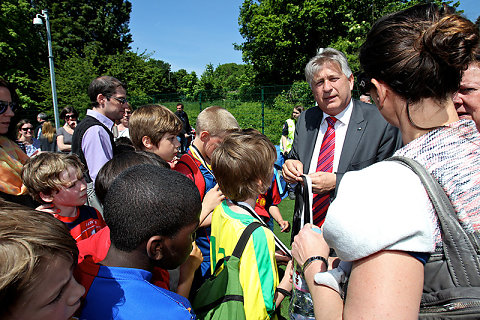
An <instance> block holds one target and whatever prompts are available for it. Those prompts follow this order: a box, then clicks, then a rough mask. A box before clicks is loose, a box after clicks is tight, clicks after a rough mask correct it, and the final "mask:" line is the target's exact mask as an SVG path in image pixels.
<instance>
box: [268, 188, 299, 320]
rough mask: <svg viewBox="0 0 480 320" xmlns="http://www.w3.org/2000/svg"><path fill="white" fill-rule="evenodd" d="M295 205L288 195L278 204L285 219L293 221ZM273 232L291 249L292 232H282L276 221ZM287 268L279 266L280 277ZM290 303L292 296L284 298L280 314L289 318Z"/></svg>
mask: <svg viewBox="0 0 480 320" xmlns="http://www.w3.org/2000/svg"><path fill="white" fill-rule="evenodd" d="M294 205H295V200H290V199H289V198H288V197H287V198H285V199H283V200H282V202H280V204H279V205H278V208H279V209H280V213H281V214H282V217H283V220H286V221H288V222H290V224H291V223H292V218H293V208H294ZM273 232H274V233H275V235H276V236H277V237H278V238H279V239H280V240H281V241H282V242H283V243H284V244H285V245H286V246H287V247H288V248H289V249H290V248H291V245H290V235H291V231H290V232H280V228H279V227H278V224H277V223H276V222H274V230H273ZM284 270H285V267H283V266H282V267H279V277H280V280H281V279H282V277H283V271H284ZM289 303H290V298H288V297H287V298H285V300H283V302H282V304H281V306H280V314H281V316H283V317H285V318H286V319H288V305H289Z"/></svg>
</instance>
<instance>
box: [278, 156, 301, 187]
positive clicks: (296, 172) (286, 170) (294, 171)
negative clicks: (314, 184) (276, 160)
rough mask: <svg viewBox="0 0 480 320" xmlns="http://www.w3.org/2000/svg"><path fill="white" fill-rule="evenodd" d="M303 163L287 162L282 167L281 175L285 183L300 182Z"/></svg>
mask: <svg viewBox="0 0 480 320" xmlns="http://www.w3.org/2000/svg"><path fill="white" fill-rule="evenodd" d="M302 174H303V163H301V162H300V161H299V160H287V161H285V163H284V164H283V166H282V175H283V178H284V179H285V181H286V182H288V183H295V182H302V181H303V180H302V178H300V176H301V175H302Z"/></svg>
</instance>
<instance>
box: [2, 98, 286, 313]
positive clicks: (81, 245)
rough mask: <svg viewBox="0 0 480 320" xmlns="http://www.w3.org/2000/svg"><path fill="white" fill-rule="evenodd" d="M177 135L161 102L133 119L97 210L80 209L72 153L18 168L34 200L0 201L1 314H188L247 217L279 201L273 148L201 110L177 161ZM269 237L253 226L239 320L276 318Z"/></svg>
mask: <svg viewBox="0 0 480 320" xmlns="http://www.w3.org/2000/svg"><path fill="white" fill-rule="evenodd" d="M181 128H182V122H181V121H180V120H179V118H178V117H177V116H176V115H175V114H174V113H173V112H172V111H170V110H169V109H168V108H166V107H163V106H160V105H146V106H142V107H140V108H138V109H137V110H135V111H134V112H133V113H132V115H131V118H130V121H129V131H130V137H131V143H130V141H124V140H120V139H119V140H118V141H117V144H118V145H120V147H119V148H118V149H117V151H116V154H115V155H114V157H113V158H112V159H111V160H110V161H108V162H107V163H106V164H105V165H104V166H103V167H102V169H101V170H100V171H99V172H98V175H97V176H96V179H95V193H96V196H97V198H98V200H99V202H100V204H101V205H102V209H103V215H102V214H101V213H100V212H99V211H98V210H96V209H95V208H93V207H89V206H86V205H85V202H86V200H87V185H86V183H85V179H84V165H83V164H82V163H81V161H80V160H79V158H78V157H77V156H76V155H74V154H66V153H53V152H42V153H40V154H38V155H36V156H34V157H31V158H29V159H28V160H27V161H26V163H25V165H24V167H23V170H22V172H21V177H22V180H23V183H24V185H25V186H26V188H27V190H28V193H29V194H30V195H31V197H33V198H34V199H35V200H36V201H38V202H40V203H41V205H40V206H39V207H38V208H37V210H36V211H34V210H31V209H27V208H26V207H22V206H20V205H16V204H11V203H9V202H6V201H5V202H0V216H1V218H0V259H1V260H2V261H4V262H5V263H2V265H1V266H0V270H1V273H0V305H1V306H2V307H1V308H0V309H1V311H0V317H1V318H2V319H70V318H71V317H77V318H78V319H156V318H162V319H195V318H196V316H195V310H192V307H191V303H190V302H191V301H192V299H193V298H194V296H195V292H196V290H197V289H198V288H199V287H200V286H201V285H202V283H203V282H204V281H205V280H206V279H207V278H208V277H210V275H211V272H212V271H213V270H214V268H215V265H216V263H217V262H218V260H219V259H221V258H223V257H224V256H228V255H230V254H231V253H232V251H233V248H234V246H235V244H236V242H237V241H238V238H239V237H240V235H241V233H242V231H243V230H244V229H245V228H246V226H247V225H248V224H249V223H251V222H253V221H255V220H256V218H255V217H253V216H252V215H251V214H250V212H249V210H252V211H253V208H255V207H256V204H257V202H258V203H259V204H260V206H259V205H257V207H260V208H263V211H265V202H266V201H269V204H270V205H273V206H275V205H276V204H277V203H278V201H277V200H273V199H271V198H272V195H271V194H272V193H271V192H270V193H267V191H268V190H269V188H270V186H271V183H272V175H273V170H272V169H273V163H274V161H275V158H276V151H275V147H274V146H273V145H272V143H271V142H270V141H268V139H267V138H266V137H265V136H264V135H262V134H260V133H259V132H257V131H255V130H244V131H242V130H240V129H239V126H238V122H237V121H236V120H235V118H234V117H233V115H232V114H231V113H230V112H228V111H227V110H226V109H224V108H221V107H218V106H212V107H209V108H206V109H205V110H203V111H202V112H201V113H200V114H199V115H198V118H197V121H196V127H195V130H196V133H197V135H196V137H195V139H194V141H193V142H192V144H191V146H190V147H189V149H188V150H187V152H186V153H185V154H183V155H181V157H180V158H178V154H177V152H178V147H179V142H178V140H177V139H176V136H177V134H178V133H179V132H180V130H181ZM122 139H123V138H122ZM127 140H128V139H127ZM172 169H174V170H172ZM262 194H263V196H261V197H259V196H260V195H262ZM242 204H244V205H246V206H247V207H248V208H247V209H244V208H243V205H242ZM256 210H258V209H256ZM266 210H267V211H268V207H267V208H266ZM280 217H281V216H280ZM55 218H56V219H55ZM268 218H269V216H268V214H266V215H265V214H263V216H262V219H265V221H268ZM282 221H283V220H282ZM281 227H282V229H283V230H286V229H287V228H288V224H286V225H282V226H281ZM287 230H288V229H287ZM273 237H274V236H273V233H272V231H271V230H270V229H268V228H265V227H262V228H258V229H257V230H255V231H254V232H253V234H252V237H251V238H250V240H249V241H248V243H247V246H246V249H245V252H244V254H243V256H242V259H241V269H240V279H241V285H242V287H243V290H244V293H245V294H244V296H245V303H244V308H245V313H246V316H247V319H265V318H274V317H275V309H276V308H277V307H278V304H279V302H280V301H281V300H282V298H283V295H279V296H277V292H276V288H277V287H280V289H279V290H280V292H285V290H287V291H288V290H291V283H290V282H289V281H288V278H289V277H288V275H287V276H286V277H285V278H284V280H283V281H282V282H281V283H280V285H279V278H278V272H277V262H276V255H275V243H274V241H273ZM173 270H176V271H173ZM188 299H190V301H189V300H188Z"/></svg>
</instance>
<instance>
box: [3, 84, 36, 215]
mask: <svg viewBox="0 0 480 320" xmlns="http://www.w3.org/2000/svg"><path fill="white" fill-rule="evenodd" d="M18 102H19V99H18V95H17V93H16V92H15V88H14V86H13V85H11V84H10V83H8V82H6V81H5V80H3V79H0V197H2V198H4V199H5V200H9V201H12V202H17V203H22V204H26V205H29V206H34V204H33V203H32V200H31V198H30V196H28V195H26V192H27V189H26V187H25V186H24V185H23V183H22V178H21V171H22V168H23V164H24V163H25V161H27V159H28V156H27V155H26V154H25V153H24V152H23V151H22V150H21V149H20V147H19V146H18V145H17V144H16V143H15V142H14V141H12V140H10V139H9V138H8V137H7V133H8V129H9V126H10V121H11V119H12V117H13V116H14V111H15V110H16V109H17V108H18Z"/></svg>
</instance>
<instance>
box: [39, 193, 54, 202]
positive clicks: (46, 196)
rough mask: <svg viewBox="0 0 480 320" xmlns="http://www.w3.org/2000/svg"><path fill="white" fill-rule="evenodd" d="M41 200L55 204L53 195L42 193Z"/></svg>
mask: <svg viewBox="0 0 480 320" xmlns="http://www.w3.org/2000/svg"><path fill="white" fill-rule="evenodd" d="M40 199H42V200H43V201H45V202H53V193H52V194H45V193H43V192H40Z"/></svg>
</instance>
